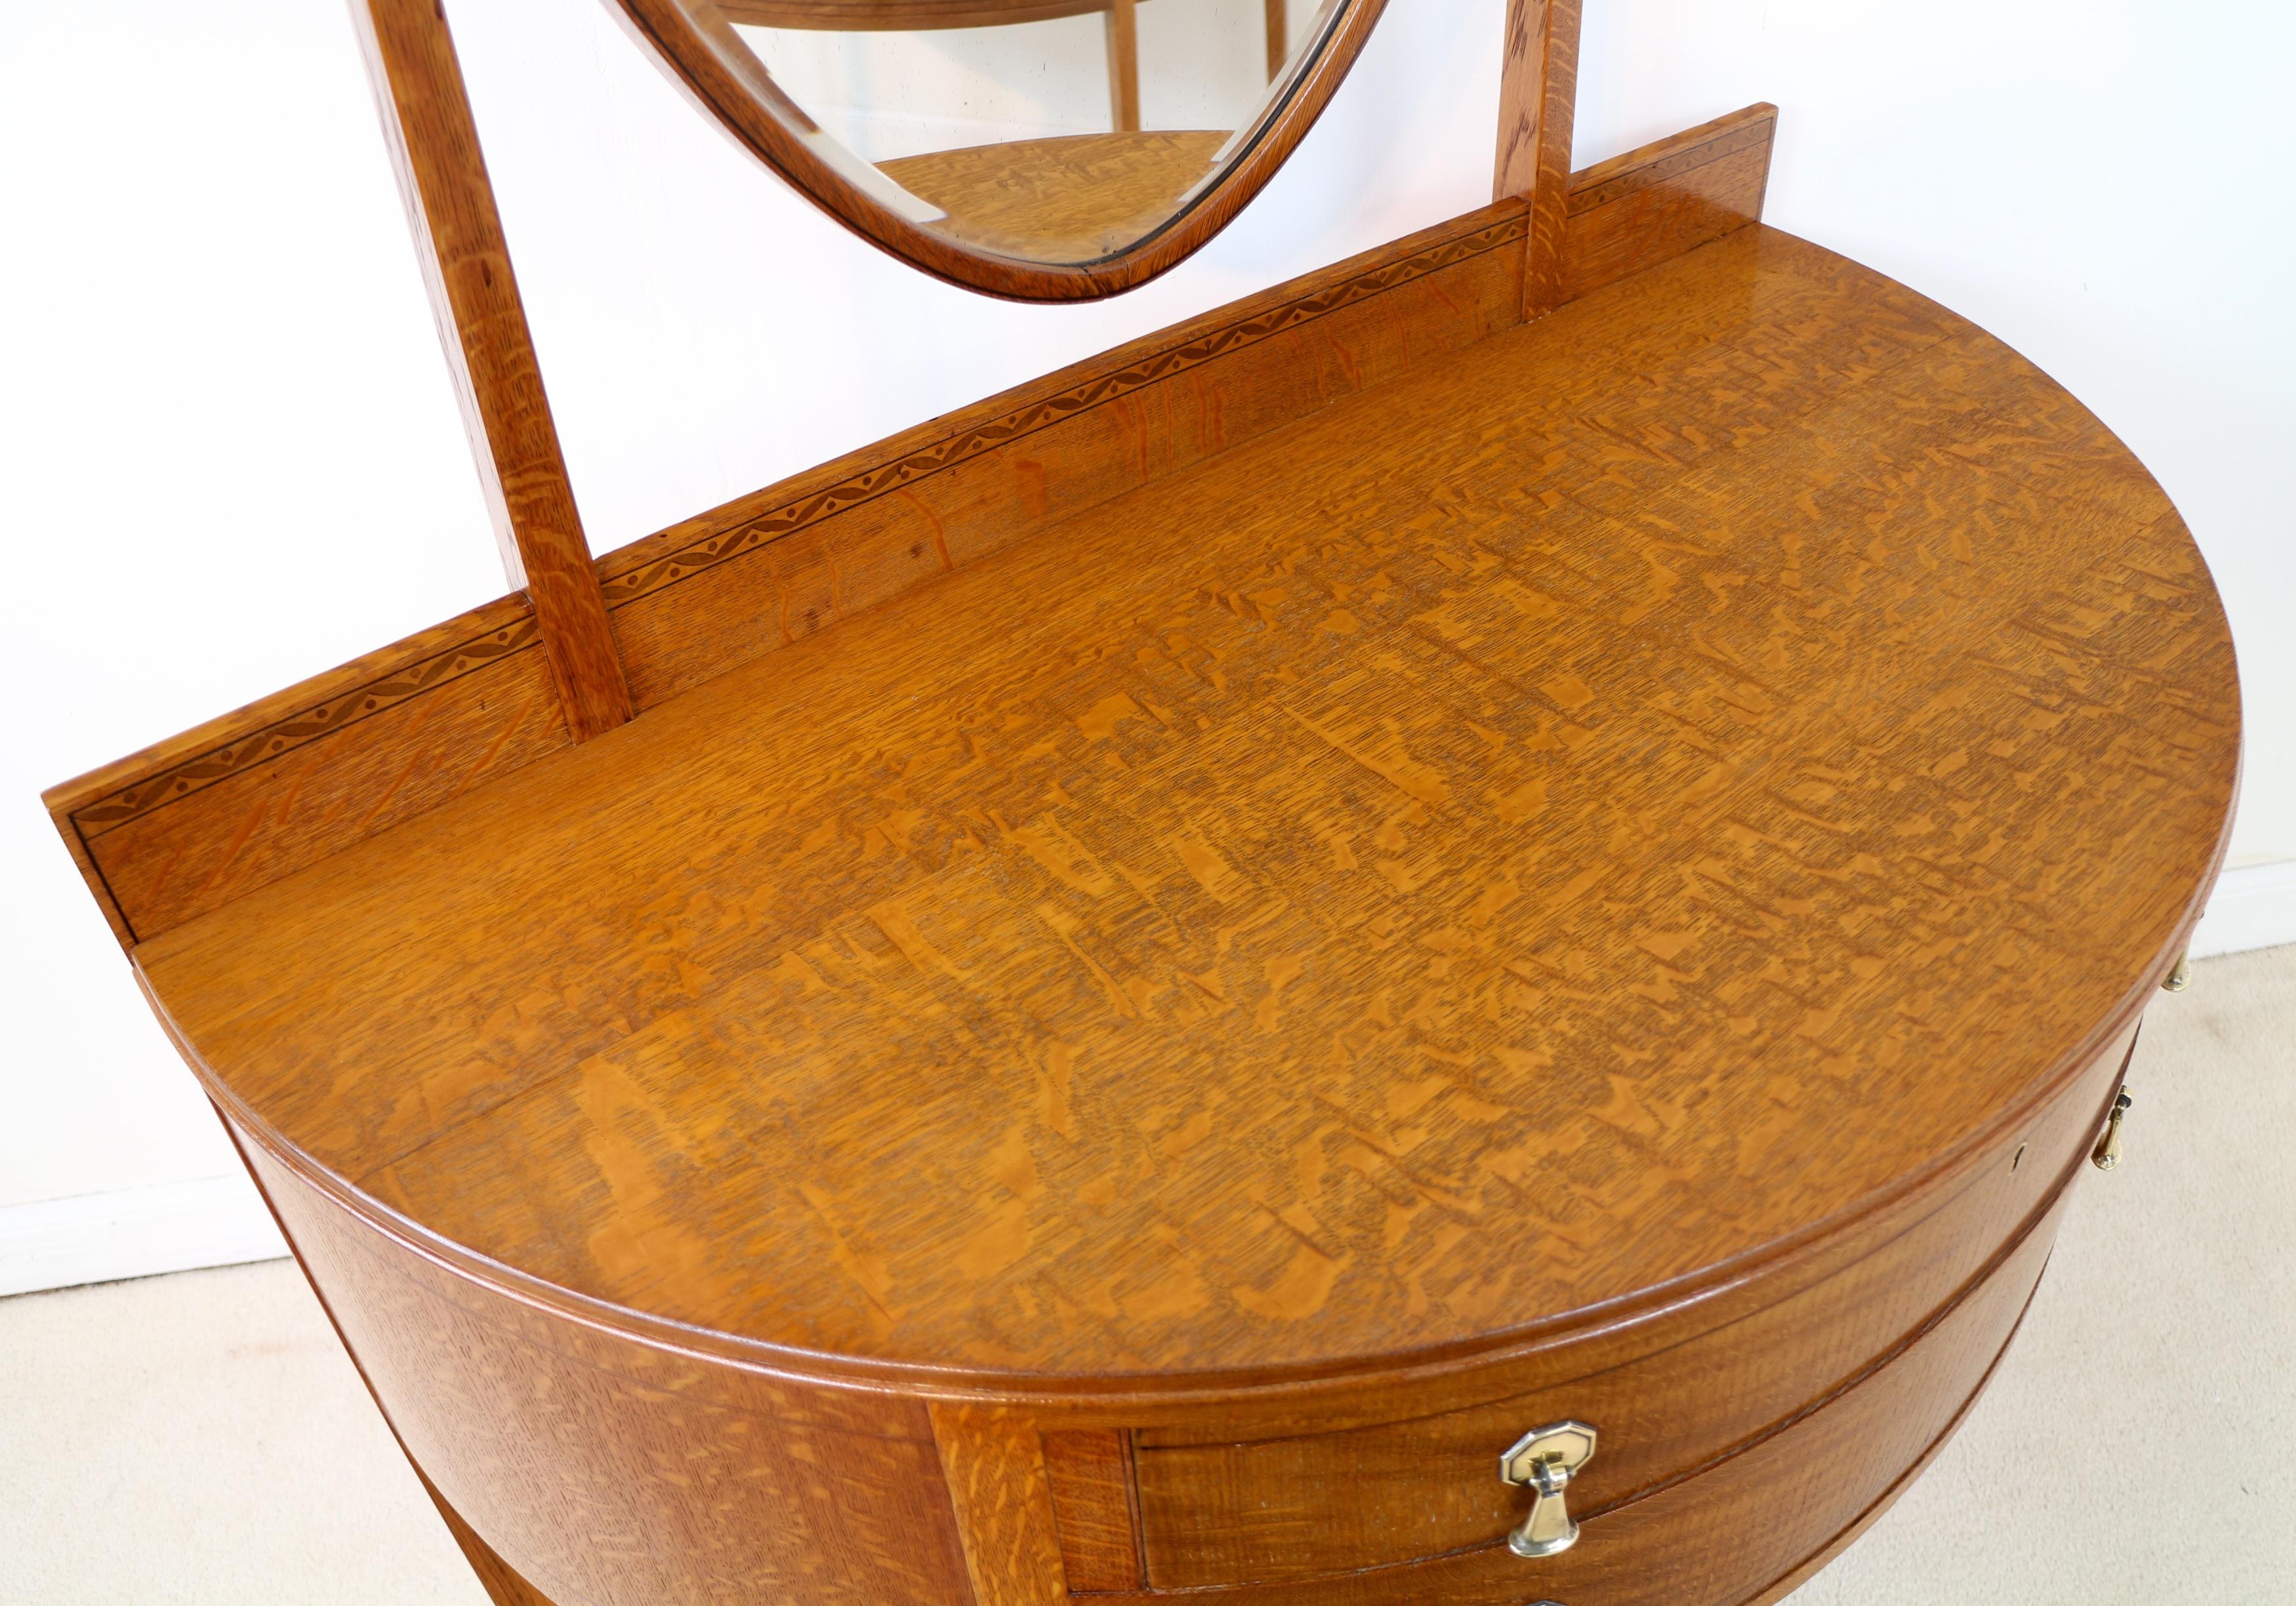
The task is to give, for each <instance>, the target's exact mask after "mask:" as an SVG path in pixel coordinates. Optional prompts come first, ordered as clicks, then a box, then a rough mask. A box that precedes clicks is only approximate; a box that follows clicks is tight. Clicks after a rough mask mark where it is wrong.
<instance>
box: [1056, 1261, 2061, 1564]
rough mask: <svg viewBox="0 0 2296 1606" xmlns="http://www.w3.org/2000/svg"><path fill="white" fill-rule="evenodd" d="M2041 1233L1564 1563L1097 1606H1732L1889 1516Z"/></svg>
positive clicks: (1939, 1434) (1984, 1363)
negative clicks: (1844, 1374)
mask: <svg viewBox="0 0 2296 1606" xmlns="http://www.w3.org/2000/svg"><path fill="white" fill-rule="evenodd" d="M2053 1229H2054V1222H2052V1223H2049V1224H2047V1225H2045V1226H2044V1228H2043V1229H2042V1230H2040V1231H2038V1232H2037V1233H2034V1234H2032V1235H2031V1236H2030V1237H2029V1238H2027V1239H2026V1240H2025V1241H2023V1242H2022V1243H2021V1244H2020V1245H2019V1252H2018V1253H2016V1254H2014V1255H2013V1256H2012V1257H2011V1258H2008V1259H2007V1260H2005V1262H2004V1263H2003V1264H2002V1265H2001V1266H2000V1267H1999V1268H1998V1269H1997V1271H1996V1272H1995V1273H1994V1274H1992V1275H1991V1276H1990V1277H1989V1278H1988V1279H1987V1280H1986V1281H1985V1282H1983V1283H1981V1284H1980V1285H1978V1286H1977V1287H1975V1288H1973V1289H1972V1290H1970V1291H1968V1293H1967V1294H1966V1296H1965V1297H1964V1298H1963V1299H1960V1300H1958V1301H1957V1302H1956V1304H1954V1305H1953V1306H1952V1307H1950V1308H1949V1309H1948V1310H1945V1311H1942V1312H1940V1313H1939V1315H1938V1319H1937V1320H1936V1321H1935V1323H1932V1324H1926V1325H1924V1326H1923V1328H1921V1329H1920V1330H1917V1331H1916V1332H1915V1333H1914V1334H1912V1335H1909V1338H1908V1340H1907V1343H1906V1344H1905V1345H1904V1346H1903V1347H1902V1348H1898V1349H1897V1350H1894V1351H1892V1352H1891V1353H1890V1354H1888V1355H1886V1356H1882V1357H1878V1358H1877V1363H1876V1365H1875V1367H1874V1370H1873V1371H1872V1372H1869V1373H1867V1374H1866V1375H1865V1376H1863V1377H1861V1378H1859V1379H1857V1381H1854V1382H1853V1383H1851V1384H1850V1385H1849V1386H1848V1387H1846V1388H1845V1389H1843V1390H1842V1391H1841V1393H1839V1394H1837V1395H1833V1396H1830V1397H1827V1398H1825V1399H1822V1400H1816V1401H1812V1402H1811V1403H1810V1406H1809V1408H1808V1411H1807V1412H1806V1413H1802V1414H1800V1415H1798V1416H1796V1417H1795V1418H1793V1419H1792V1420H1790V1421H1788V1422H1784V1423H1781V1424H1779V1425H1778V1427H1777V1428H1776V1429H1775V1430H1774V1431H1773V1432H1771V1433H1770V1434H1768V1435H1767V1436H1765V1437H1764V1438H1761V1439H1760V1440H1759V1442H1757V1443H1755V1444H1752V1445H1751V1446H1747V1447H1746V1448H1744V1449H1743V1450H1741V1451H1740V1452H1739V1453H1737V1454H1734V1455H1732V1456H1731V1457H1730V1458H1729V1459H1727V1460H1726V1461H1723V1462H1721V1463H1718V1464H1716V1465H1714V1466H1712V1467H1710V1468H1706V1469H1701V1470H1700V1471H1699V1473H1698V1474H1696V1475H1693V1476H1690V1477H1686V1478H1684V1479H1680V1480H1678V1481H1676V1482H1672V1483H1669V1484H1668V1485H1667V1486H1666V1487H1662V1488H1661V1489H1658V1490H1656V1491H1654V1492H1653V1493H1652V1494H1651V1495H1648V1496H1646V1497H1644V1498H1643V1499H1640V1500H1636V1501H1635V1502H1633V1503H1631V1504H1626V1505H1623V1506H1620V1507H1619V1508H1617V1509H1615V1510H1612V1511H1611V1512H1606V1513H1604V1514H1603V1515H1602V1516H1600V1517H1596V1518H1594V1519H1592V1520H1587V1521H1585V1522H1584V1523H1582V1526H1581V1531H1580V1538H1579V1544H1578V1545H1576V1546H1574V1547H1573V1548H1571V1549H1570V1550H1569V1551H1566V1552H1564V1553H1562V1554H1561V1555H1557V1556H1548V1557H1545V1558H1542V1559H1540V1560H1539V1561H1535V1562H1531V1561H1524V1560H1523V1559H1522V1558H1521V1557H1519V1556H1516V1555H1514V1554H1513V1553H1511V1552H1509V1551H1508V1550H1507V1548H1506V1546H1505V1543H1504V1542H1500V1543H1495V1544H1489V1545H1478V1546H1476V1547H1474V1548H1473V1549H1471V1550H1464V1551H1457V1552H1454V1553H1450V1554H1448V1555H1442V1556H1436V1557H1431V1558H1429V1559H1427V1560H1424V1561H1414V1562H1409V1563H1406V1564H1403V1565H1399V1566H1392V1567H1381V1568H1371V1569H1360V1570H1356V1571H1350V1572H1343V1573H1335V1574H1333V1575H1331V1576H1328V1577H1319V1578H1315V1579H1312V1580H1306V1581H1302V1582H1300V1583H1291V1584H1270V1585H1263V1586H1255V1587H1247V1588H1238V1589H1225V1590H1210V1591H1203V1592H1201V1593H1199V1592H1188V1593H1176V1592H1173V1593H1168V1592H1158V1591H1143V1592H1140V1593H1137V1594H1111V1595H1107V1596H1103V1597H1102V1601H1103V1606H1133V1603H1137V1606H1146V1603H1147V1602H1172V1603H1175V1606H1177V1602H1195V1603H1196V1606H1209V1603H1213V1602H1234V1603H1235V1606H1246V1603H1247V1602H1248V1603H1249V1606H1419V1603H1421V1602H1443V1606H1523V1603H1524V1602H1526V1601H1530V1602H1536V1601H1538V1600H1541V1599H1546V1598H1551V1599H1554V1600H1557V1601H1563V1602H1570V1603H1571V1606H1739V1603H1740V1602H1745V1601H1747V1600H1749V1599H1751V1598H1753V1597H1755V1596H1758V1595H1762V1594H1767V1592H1768V1590H1769V1588H1770V1587H1772V1586H1774V1585H1775V1583H1776V1582H1778V1581H1780V1580H1782V1579H1784V1578H1785V1577H1791V1576H1792V1575H1793V1574H1794V1573H1796V1572H1797V1571H1798V1570H1799V1569H1800V1567H1801V1566H1802V1565H1803V1564H1804V1563H1805V1562H1806V1561H1808V1560H1809V1559H1811V1558H1812V1557H1813V1556H1815V1555H1817V1554H1819V1553H1823V1552H1824V1551H1825V1549H1827V1548H1828V1547H1829V1545H1831V1543H1832V1541H1833V1539H1834V1538H1835V1537H1836V1536H1837V1535H1839V1534H1841V1532H1842V1531H1843V1530H1844V1529H1846V1528H1851V1527H1853V1526H1855V1525H1856V1524H1857V1523H1858V1522H1860V1521H1862V1520H1866V1513H1868V1512H1871V1511H1873V1510H1874V1508H1875V1507H1877V1506H1882V1505H1886V1504H1888V1503H1889V1502H1890V1500H1891V1499H1892V1498H1894V1497H1895V1495H1897V1493H1898V1490H1899V1489H1900V1488H1901V1487H1902V1479H1904V1478H1905V1476H1906V1475H1907V1473H1909V1472H1911V1471H1914V1470H1915V1468H1916V1467H1918V1466H1919V1464H1920V1463H1922V1462H1923V1460H1924V1459H1926V1458H1927V1456H1928V1455H1930V1454H1932V1453H1933V1452H1934V1451H1935V1449H1936V1448H1937V1446H1939V1444H1940V1443H1941V1442H1942V1441H1943V1440H1944V1439H1945V1438H1947V1437H1948V1435H1949V1434H1950V1433H1951V1432H1952V1431H1953V1430H1954V1428H1955V1427H1956V1426H1957V1425H1958V1424H1959V1422H1960V1421H1961V1418H1962V1416H1963V1415H1964V1413H1965V1412H1966V1410H1967V1408H1968V1406H1969V1405H1970V1404H1971V1403H1972V1401H1973V1400H1974V1398H1975V1397H1976V1396H1977V1394H1978V1392H1979V1391H1980V1389H1982V1388H1983V1387H1984V1384H1985V1382H1986V1381H1987V1379H1988V1378H1989V1376H1990V1374H1991V1372H1992V1369H1993V1367H1994V1365H1995V1364H1997V1361H1998V1360H1999V1358H2000V1356H2001V1355H2002V1353H2003V1351H2004V1350H2005V1348H2007V1346H2008V1342H2009V1340H2010V1339H2011V1337H2012V1336H2013V1333H2014V1332H2015V1329H2016V1325H2017V1323H2018V1321H2019V1319H2020V1318H2021V1316H2022V1315H2023V1314H2024V1310H2025V1307H2026V1305H2027V1303H2028V1301H2029V1300H2030V1297H2031V1293H2032V1290H2033V1286H2034V1282H2035V1281H2036V1279H2037V1278H2038V1276H2039V1274H2040V1272H2041V1268H2042V1266H2043V1264H2044V1262H2045V1261H2046V1257H2047V1251H2048V1246H2049V1243H2050V1241H2051V1240H2052V1239H2053V1237H2054V1230H2053ZM1600 1455H1601V1451H1600V1450H1599V1449H1598V1450H1597V1451H1596V1456H1597V1458H1598V1459H1599V1457H1600Z"/></svg>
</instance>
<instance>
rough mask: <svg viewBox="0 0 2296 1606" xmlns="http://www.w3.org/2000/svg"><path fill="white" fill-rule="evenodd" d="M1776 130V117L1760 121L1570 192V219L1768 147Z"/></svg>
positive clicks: (1760, 119)
mask: <svg viewBox="0 0 2296 1606" xmlns="http://www.w3.org/2000/svg"><path fill="white" fill-rule="evenodd" d="M1776 131H1777V119H1776V118H1775V117H1764V118H1759V119H1755V120H1753V121H1751V122H1749V123H1746V124H1744V125H1743V126H1742V127H1737V128H1734V129H1731V130H1729V131H1728V132H1726V133H1725V134H1721V135H1718V136H1716V137H1715V138H1713V139H1710V140H1702V141H1700V142H1699V143H1696V144H1694V145H1687V146H1685V147H1684V148H1683V149H1681V150H1679V151H1677V152H1672V153H1671V154H1669V155H1667V156H1662V157H1661V158H1660V159H1659V160H1656V161H1653V162H1650V163H1648V164H1646V165H1644V166H1642V167H1637V168H1628V170H1627V171H1625V172H1623V173H1621V174H1620V175H1618V176H1616V177H1614V178H1609V179H1605V180H1603V181H1602V182H1601V183H1598V184H1588V185H1587V187H1586V188H1584V189H1578V190H1573V191H1571V192H1570V216H1571V217H1578V216H1579V214H1580V213H1582V212H1591V211H1593V210H1594V209H1595V208H1596V207H1599V206H1608V205H1609V204H1610V203H1611V201H1623V200H1625V199H1626V198H1627V197H1628V196H1629V195H1632V194H1634V193H1636V191H1638V190H1647V189H1649V188H1650V187H1651V186H1652V185H1653V184H1663V183H1665V182H1666V181H1667V180H1668V179H1669V178H1674V177H1677V176H1680V175H1681V174H1684V173H1687V172H1689V171H1691V170H1692V169H1693V168H1702V167H1704V166H1706V165H1707V163H1709V162H1714V161H1719V160H1722V159H1723V158H1724V157H1726V156H1734V155H1735V154H1736V153H1737V152H1741V151H1749V150H1751V149H1753V148H1754V147H1755V146H1757V145H1767V144H1768V143H1770V137H1771V135H1774V134H1775V132H1776Z"/></svg>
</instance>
